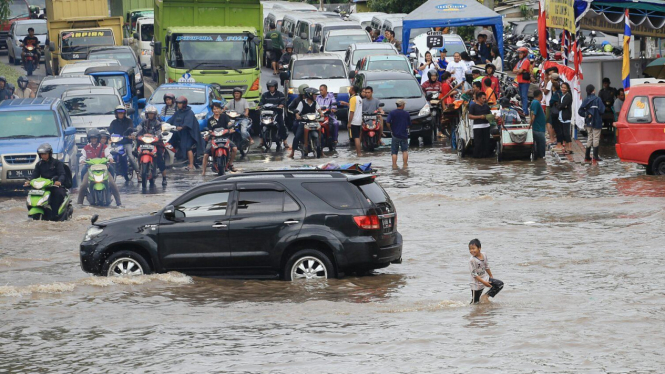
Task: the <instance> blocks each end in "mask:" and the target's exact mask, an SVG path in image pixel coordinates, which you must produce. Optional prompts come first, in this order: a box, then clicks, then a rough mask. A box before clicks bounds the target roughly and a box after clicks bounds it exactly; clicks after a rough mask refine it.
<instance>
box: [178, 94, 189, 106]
mask: <svg viewBox="0 0 665 374" xmlns="http://www.w3.org/2000/svg"><path fill="white" fill-rule="evenodd" d="M175 103H176V104H180V103H183V104H185V106H187V103H188V101H187V98H186V97H185V96H183V95H180V96H178V98H177V99H175Z"/></svg>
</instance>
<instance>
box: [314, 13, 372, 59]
mask: <svg viewBox="0 0 665 374" xmlns="http://www.w3.org/2000/svg"><path fill="white" fill-rule="evenodd" d="M333 30H356V31H363V32H365V30H364V29H363V28H362V27H361V26H360V24H359V23H356V22H350V21H342V20H340V19H339V18H338V19H337V20H331V19H326V20H318V21H317V22H316V23H315V24H314V36H313V37H312V52H315V53H318V52H319V51H321V46H322V45H323V38H324V37H325V36H326V35H327V34H328V33H329V32H330V31H333ZM370 42H371V40H370Z"/></svg>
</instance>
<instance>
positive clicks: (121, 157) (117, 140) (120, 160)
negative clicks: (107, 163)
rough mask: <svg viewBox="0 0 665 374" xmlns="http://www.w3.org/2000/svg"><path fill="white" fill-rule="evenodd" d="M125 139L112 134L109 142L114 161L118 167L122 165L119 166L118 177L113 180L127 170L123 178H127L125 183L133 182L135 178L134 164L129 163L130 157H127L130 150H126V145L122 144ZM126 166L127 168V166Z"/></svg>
mask: <svg viewBox="0 0 665 374" xmlns="http://www.w3.org/2000/svg"><path fill="white" fill-rule="evenodd" d="M123 139H124V137H123V136H122V135H120V134H111V139H110V141H109V143H110V147H111V148H110V150H111V155H112V156H113V161H114V162H115V164H116V165H122V166H124V167H122V166H118V169H117V170H116V175H115V176H114V178H113V180H115V178H117V177H118V174H119V172H121V171H123V170H125V175H123V176H122V177H123V178H125V181H127V182H129V181H131V180H132V178H133V177H134V170H135V169H134V163H133V162H130V161H129V157H128V156H127V154H128V152H127V151H128V150H127V149H125V145H124V144H122V143H121V142H122V140H123ZM125 165H126V166H125Z"/></svg>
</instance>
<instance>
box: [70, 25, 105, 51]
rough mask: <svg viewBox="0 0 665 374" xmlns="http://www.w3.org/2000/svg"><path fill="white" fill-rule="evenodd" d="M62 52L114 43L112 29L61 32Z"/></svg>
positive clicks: (83, 49) (84, 49)
mask: <svg viewBox="0 0 665 374" xmlns="http://www.w3.org/2000/svg"><path fill="white" fill-rule="evenodd" d="M61 35H62V36H61V38H62V43H61V44H62V53H73V52H81V51H83V52H86V51H87V50H88V48H91V47H98V46H106V45H114V44H115V40H114V39H113V31H111V30H101V31H65V32H63V33H62V34H61Z"/></svg>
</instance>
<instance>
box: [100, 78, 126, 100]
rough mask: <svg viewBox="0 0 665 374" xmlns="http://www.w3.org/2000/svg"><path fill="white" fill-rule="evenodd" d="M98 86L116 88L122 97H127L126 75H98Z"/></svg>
mask: <svg viewBox="0 0 665 374" xmlns="http://www.w3.org/2000/svg"><path fill="white" fill-rule="evenodd" d="M94 78H95V81H97V85H98V86H103V87H114V88H115V89H117V90H118V92H119V93H120V96H122V97H124V96H125V95H127V79H126V78H125V76H124V75H98V76H95V77H94Z"/></svg>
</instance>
